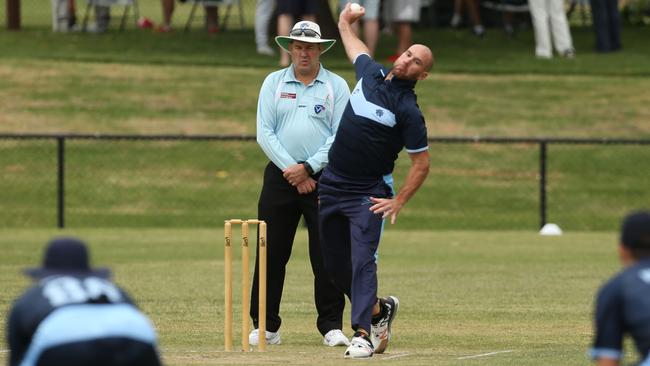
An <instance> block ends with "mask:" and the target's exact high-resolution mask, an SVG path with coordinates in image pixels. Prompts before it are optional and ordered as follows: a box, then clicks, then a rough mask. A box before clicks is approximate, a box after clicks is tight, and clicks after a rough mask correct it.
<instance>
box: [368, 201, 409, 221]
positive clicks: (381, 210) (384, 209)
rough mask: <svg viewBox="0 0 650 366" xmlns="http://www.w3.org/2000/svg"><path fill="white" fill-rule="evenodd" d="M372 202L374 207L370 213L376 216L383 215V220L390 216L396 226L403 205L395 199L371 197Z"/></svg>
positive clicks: (371, 207)
mask: <svg viewBox="0 0 650 366" xmlns="http://www.w3.org/2000/svg"><path fill="white" fill-rule="evenodd" d="M370 201H371V202H372V203H374V205H372V206H370V211H372V212H373V213H376V214H382V216H381V218H382V219H385V218H387V217H388V216H390V223H391V224H394V223H395V221H396V220H397V214H398V213H399V211H400V210H401V209H402V206H404V204H402V203H401V202H400V201H398V200H396V199H395V198H375V197H370Z"/></svg>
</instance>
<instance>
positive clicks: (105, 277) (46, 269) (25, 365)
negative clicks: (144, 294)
mask: <svg viewBox="0 0 650 366" xmlns="http://www.w3.org/2000/svg"><path fill="white" fill-rule="evenodd" d="M88 262H89V261H88V250H87V248H86V245H85V244H84V243H83V242H82V241H81V240H79V239H76V238H68V237H62V238H56V239H54V240H52V241H51V242H50V243H49V245H48V246H47V248H46V251H45V256H44V259H43V266H42V267H38V268H29V269H27V270H26V271H25V273H26V274H27V275H28V276H30V277H32V278H33V279H34V280H36V281H38V282H37V284H36V285H35V286H33V287H32V288H30V289H28V290H27V291H26V292H25V293H24V294H23V295H22V296H21V297H20V298H18V300H16V302H15V304H14V305H13V308H12V309H11V312H10V314H9V321H8V326H7V340H8V343H9V349H10V353H11V354H10V359H9V365H10V366H17V365H21V366H31V365H39V366H60V365H66V366H81V365H103V366H157V365H160V359H159V356H158V351H157V349H156V348H157V346H156V342H157V341H156V332H155V330H154V328H153V326H152V324H151V322H150V321H149V319H147V317H146V316H145V315H144V314H142V313H141V312H140V311H139V310H138V309H137V308H136V306H135V305H134V303H133V301H132V300H131V299H130V298H129V296H128V295H127V294H126V292H124V291H123V290H122V289H120V288H118V287H117V286H116V285H115V284H113V283H112V282H111V281H110V280H109V277H110V271H109V270H108V269H106V268H90V267H89V264H88Z"/></svg>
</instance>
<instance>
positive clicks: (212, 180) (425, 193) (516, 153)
mask: <svg viewBox="0 0 650 366" xmlns="http://www.w3.org/2000/svg"><path fill="white" fill-rule="evenodd" d="M430 141H431V144H430V154H431V174H430V176H429V178H428V179H427V181H426V182H425V184H424V185H423V186H422V188H421V189H420V191H419V192H418V193H417V195H416V196H415V197H414V198H413V199H412V200H411V201H410V202H409V204H408V205H407V206H406V208H405V209H404V210H403V211H402V213H401V214H400V217H399V219H398V227H401V228H409V229H437V230H537V229H538V228H539V227H540V225H541V224H543V223H545V222H547V221H548V222H554V223H557V224H558V225H560V226H561V227H562V228H563V229H565V230H615V229H616V226H617V225H618V223H619V220H620V217H622V216H623V215H624V213H625V212H627V211H628V210H630V209H634V208H639V207H642V206H646V207H648V205H649V204H650V190H648V184H649V183H650V169H649V168H650V166H649V165H648V161H650V140H639V141H630V140H616V141H607V140H570V139H564V140H535V139H486V140H472V139H431V140H430ZM266 161H267V160H266V158H265V157H264V155H263V154H262V153H261V151H260V149H259V148H258V146H257V145H256V144H255V143H254V137H253V136H243V137H241V136H240V137H237V136H235V137H228V136H225V137H224V136H203V137H194V138H193V137H182V136H149V137H141V136H140V137H138V136H47V135H46V136H35V135H29V136H16V135H5V136H0V170H1V171H2V178H1V179H0V202H2V203H3V204H2V207H3V210H1V211H0V217H1V220H0V222H1V223H2V224H1V226H3V227H57V226H58V227H63V226H65V227H77V228H78V227H217V226H219V225H220V224H221V222H222V220H223V219H225V218H237V217H240V218H250V217H255V216H256V210H257V199H258V195H259V191H260V188H261V185H262V172H263V169H264V166H265V164H266ZM409 165H410V163H409V159H408V157H406V156H402V157H401V158H400V159H399V164H398V165H397V167H396V170H395V178H396V183H397V188H398V189H399V184H400V183H402V182H403V181H404V177H405V175H406V172H407V170H408V168H409Z"/></svg>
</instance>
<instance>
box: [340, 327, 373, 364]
mask: <svg viewBox="0 0 650 366" xmlns="http://www.w3.org/2000/svg"><path fill="white" fill-rule="evenodd" d="M373 353H374V349H373V347H372V342H370V338H368V336H367V335H366V334H364V333H361V332H356V333H354V337H352V341H351V342H350V346H348V349H346V350H345V355H344V356H343V357H345V358H369V357H372V354H373Z"/></svg>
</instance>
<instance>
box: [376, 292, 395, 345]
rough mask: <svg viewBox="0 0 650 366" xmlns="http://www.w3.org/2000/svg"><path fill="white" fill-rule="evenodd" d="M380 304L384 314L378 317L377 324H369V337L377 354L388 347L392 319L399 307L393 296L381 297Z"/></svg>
mask: <svg viewBox="0 0 650 366" xmlns="http://www.w3.org/2000/svg"><path fill="white" fill-rule="evenodd" d="M381 304H382V307H383V308H384V309H385V311H386V314H385V315H384V317H382V318H381V319H379V321H378V322H377V324H371V325H370V339H371V341H372V345H373V346H374V347H375V353H377V354H379V353H384V351H385V350H386V347H388V341H390V337H391V328H392V325H393V320H395V317H396V316H397V310H398V309H399V300H398V299H397V298H396V297H395V296H388V297H387V298H384V299H382V301H381Z"/></svg>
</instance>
